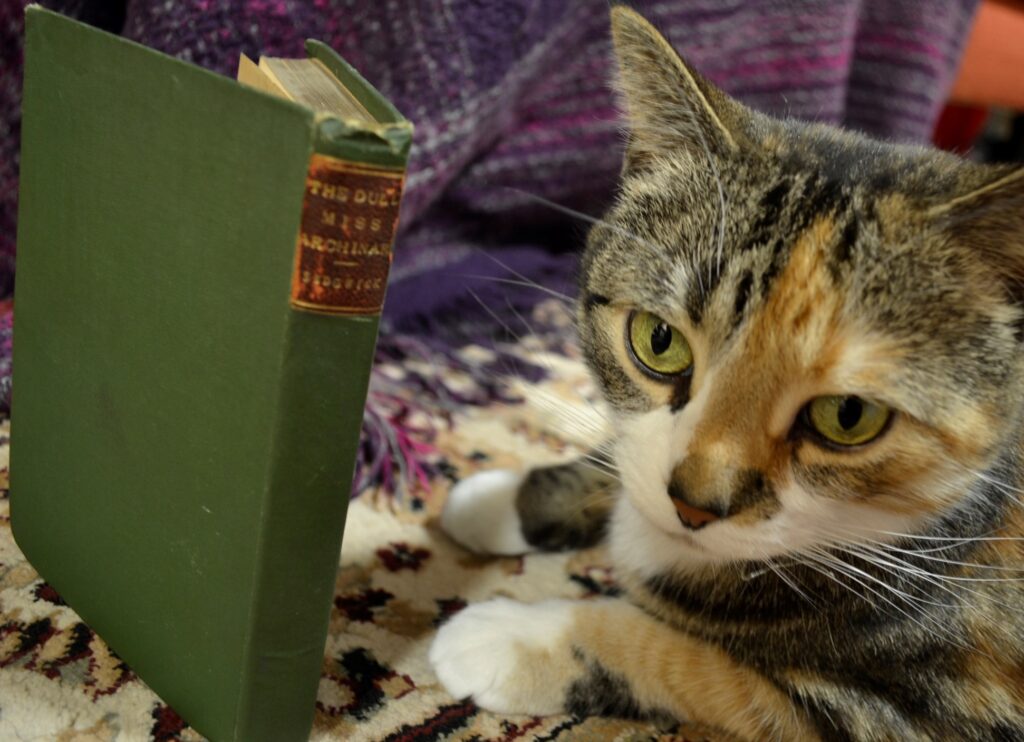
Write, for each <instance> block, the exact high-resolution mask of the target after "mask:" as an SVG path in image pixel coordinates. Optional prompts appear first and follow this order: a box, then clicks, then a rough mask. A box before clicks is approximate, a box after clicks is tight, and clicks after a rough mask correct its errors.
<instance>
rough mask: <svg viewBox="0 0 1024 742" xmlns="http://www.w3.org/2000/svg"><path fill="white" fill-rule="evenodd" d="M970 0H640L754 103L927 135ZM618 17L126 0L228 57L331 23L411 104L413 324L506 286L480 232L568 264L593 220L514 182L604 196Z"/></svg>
mask: <svg viewBox="0 0 1024 742" xmlns="http://www.w3.org/2000/svg"><path fill="white" fill-rule="evenodd" d="M976 2H977V0H903V1H900V0H770V1H769V0H661V1H660V2H656V1H654V0H635V1H634V2H633V3H632V4H633V5H634V6H635V7H636V8H637V9H638V10H640V11H641V12H642V13H644V14H645V15H646V16H647V17H649V18H650V19H651V20H652V21H653V22H654V23H655V24H656V25H657V26H659V27H660V28H661V29H663V30H664V31H665V33H666V34H667V36H668V37H669V39H670V40H671V41H672V43H673V44H674V45H675V46H676V47H677V48H679V49H680V50H681V51H682V52H683V53H684V54H685V55H686V56H687V57H688V59H689V60H690V61H691V62H692V63H693V64H694V65H695V66H696V67H697V68H699V69H700V70H702V71H703V72H704V73H705V74H707V75H708V77H710V78H711V79H712V80H713V81H715V82H717V83H718V84H719V85H721V86H722V87H723V88H725V89H726V90H727V91H729V92H731V93H733V94H734V95H736V96H737V97H739V98H740V99H741V100H744V101H746V102H747V103H749V104H750V105H752V106H754V107H756V108H759V109H761V110H765V111H770V112H773V113H777V114H783V115H790V116H795V117H799V118H804V119H817V120H822V121H830V122H835V123H843V124H846V125H848V126H851V127H853V128H857V129H862V130H864V131H868V132H870V133H873V134H875V135H878V136H881V137H886V138H891V139H899V140H918V141H923V140H926V139H927V138H928V136H929V134H930V132H931V130H932V126H933V123H934V121H935V118H936V116H937V114H938V112H939V109H940V106H941V103H942V101H943V100H944V97H945V93H946V91H947V89H948V86H949V84H950V83H951V80H952V76H953V73H954V71H955V68H956V64H957V60H958V58H959V54H960V51H961V44H962V42H963V39H964V37H965V35H966V31H967V29H968V27H969V25H970V20H971V18H972V15H973V12H974V9H975V6H976ZM51 4H57V5H60V4H61V3H57V2H54V3H51ZM77 4H79V3H75V2H70V3H69V2H64V3H63V5H64V6H65V7H67V6H69V5H70V6H71V7H72V8H73V7H75V6H76V5H77ZM22 5H24V1H23V0H14V1H13V2H12V0H0V288H3V286H5V285H6V284H5V283H4V281H8V282H9V280H10V275H9V273H10V264H9V262H8V263H4V262H3V260H5V259H6V260H8V261H9V260H10V258H11V256H12V255H13V252H14V231H13V227H14V221H15V204H16V194H15V186H16V173H17V156H16V152H17V122H18V102H19V99H20V91H19V90H18V84H19V81H20V74H19V70H18V67H19V66H20V58H21V55H20V49H19V46H20V33H21V29H20V22H21V21H20V17H19V11H20V7H21V6H22ZM607 26H608V5H607V3H606V2H605V0H558V1H555V0H490V1H487V0H402V1H401V2H399V1H398V0H372V1H371V0H312V1H311V2H300V1H299V0H184V1H182V2H173V3H171V2H164V0H130V2H129V3H128V6H127V17H126V23H125V29H124V34H125V35H126V36H128V37H129V38H132V39H135V40H137V41H140V42H141V43H143V44H146V45H148V46H152V47H154V48H157V49H160V50H162V51H165V52H167V53H169V54H172V55H175V56H178V57H181V58H182V59H186V60H190V61H192V62H195V63H197V64H200V65H203V66H205V67H208V68H210V69H214V70H217V71H219V72H222V73H225V74H229V75H230V74H232V73H233V71H234V69H235V67H236V66H237V60H238V55H239V52H245V53H247V54H249V55H258V54H261V53H264V54H271V55H280V56H299V55H301V54H302V53H303V52H302V40H303V39H304V38H306V37H315V38H319V39H322V40H323V41H326V42H327V43H329V44H331V45H332V46H333V47H334V48H336V49H337V50H338V51H340V52H341V53H342V54H343V55H344V56H345V57H346V58H347V59H348V60H349V61H351V62H352V63H353V64H354V65H355V66H356V67H357V68H359V69H360V70H361V71H362V72H363V73H364V74H365V76H366V77H367V78H368V79H369V80H371V81H372V82H373V83H374V84H375V85H377V87H379V88H380V89H381V90H382V91H383V92H384V93H385V94H386V95H388V96H389V97H390V98H391V99H392V100H393V101H394V102H395V104H396V105H397V106H398V107H399V109H401V110H402V111H403V112H404V113H405V114H406V115H407V116H408V117H409V118H410V119H412V120H413V121H414V122H415V124H416V140H415V146H414V150H413V155H412V159H411V163H410V171H409V180H408V190H407V195H406V199H405V203H404V205H403V212H402V233H401V235H400V237H399V241H398V244H397V247H396V265H395V268H394V273H393V283H392V289H391V290H390V292H389V298H388V316H389V318H390V319H391V320H392V322H393V325H397V326H398V327H404V326H406V325H408V324H409V323H412V324H415V323H416V322H417V321H418V320H422V319H423V318H424V317H425V316H427V315H436V314H437V313H438V312H439V311H441V310H443V309H446V308H447V309H451V308H453V307H456V308H461V307H464V306H468V304H466V302H467V301H475V300H472V299H468V298H467V297H470V296H471V295H470V294H469V293H468V292H467V288H473V287H475V289H474V290H475V291H477V293H479V291H493V285H490V286H489V285H488V284H487V283H486V282H484V281H482V280H481V279H478V278H475V277H474V276H476V275H477V272H478V269H479V268H480V266H479V265H474V263H479V262H480V261H479V259H473V258H472V257H471V256H472V255H473V254H474V250H475V248H478V247H481V246H485V247H494V246H504V247H508V248H510V249H507V250H504V251H495V252H494V254H495V255H497V256H498V257H499V258H500V259H501V260H502V261H503V262H504V263H507V264H508V265H509V267H511V268H513V269H515V270H518V271H520V272H523V273H525V274H527V275H530V276H531V277H533V276H535V275H537V272H538V270H539V271H540V272H541V273H542V274H546V275H548V276H554V274H556V273H560V274H561V275H562V277H563V278H564V277H565V275H566V274H567V271H568V268H567V266H569V265H571V262H570V261H568V260H566V259H561V260H560V259H558V258H552V257H551V256H550V255H549V253H558V252H564V251H573V250H575V249H576V248H577V247H578V245H579V242H580V240H579V236H580V234H581V232H582V229H581V228H579V226H578V225H577V226H576V227H567V218H566V217H565V216H564V215H562V214H559V213H557V212H554V211H551V210H549V209H546V208H544V207H541V206H538V205H537V204H536V203H532V202H530V201H529V200H528V199H527V198H526V197H525V196H524V195H522V194H521V193H518V192H517V191H514V190H509V187H512V188H518V189H522V190H524V191H527V192H529V193H532V194H536V195H539V196H543V197H545V198H548V199H552V200H554V201H557V202H559V203H562V204H565V205H568V206H571V207H574V208H578V209H581V210H584V211H587V212H589V213H596V211H597V210H599V209H600V207H601V206H602V205H603V204H604V203H605V202H606V201H607V199H608V197H609V194H610V193H611V189H612V188H613V186H614V182H615V177H616V174H617V172H618V168H619V163H620V135H619V131H618V127H619V123H618V120H617V116H616V113H615V108H614V105H613V97H612V95H611V93H610V90H609V87H608V82H607V81H608V77H609V73H610V71H611V67H612V65H611V59H610V57H609V40H608V28H607ZM502 256H505V257H502ZM492 269H493V270H492V272H494V273H503V272H504V269H499V268H498V266H497V265H494V266H492ZM506 275H508V274H507V273H506ZM513 295H515V292H513Z"/></svg>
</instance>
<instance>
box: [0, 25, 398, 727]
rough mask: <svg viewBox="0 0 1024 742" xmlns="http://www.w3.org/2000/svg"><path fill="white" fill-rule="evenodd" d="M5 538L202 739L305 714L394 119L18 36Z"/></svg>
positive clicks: (349, 457) (384, 109)
mask: <svg viewBox="0 0 1024 742" xmlns="http://www.w3.org/2000/svg"><path fill="white" fill-rule="evenodd" d="M25 48H26V60H25V93H24V120H23V139H22V142H23V144H22V161H21V195H20V213H19V233H18V283H17V288H16V298H15V306H16V307H17V342H16V344H15V345H16V349H15V351H14V368H15V380H14V385H15V391H14V400H13V410H12V413H13V416H12V452H11V476H12V484H11V498H12V502H11V513H12V521H13V523H12V525H13V528H14V533H15V537H16V539H17V541H18V544H19V546H20V547H21V548H22V549H23V551H24V552H25V554H26V556H27V557H28V558H29V560H30V561H31V562H32V564H33V565H34V566H35V567H36V569H37V570H38V571H39V572H40V574H41V575H42V576H43V578H44V579H46V580H47V581H48V582H50V583H51V584H52V585H53V586H54V587H55V588H56V590H57V591H58V592H59V593H60V594H61V596H62V597H63V598H64V599H65V600H66V601H67V602H68V603H69V604H70V605H71V606H72V607H73V608H74V609H75V610H76V611H77V612H78V613H79V614H80V615H81V616H82V618H83V620H85V621H86V622H87V623H88V624H90V626H91V627H92V628H93V629H95V630H96V631H97V633H98V634H99V635H100V636H101V637H103V638H104V639H105V640H106V641H107V642H108V643H109V644H110V646H111V647H112V648H113V649H114V650H115V651H116V652H117V653H118V654H119V655H120V656H121V658H122V659H124V660H125V662H127V663H128V665H129V666H130V667H131V668H132V669H133V670H134V671H136V672H137V673H138V674H139V675H140V676H141V677H142V678H143V679H144V680H145V681H146V682H147V683H148V684H149V685H150V686H151V687H152V688H153V689H154V690H155V691H156V692H157V693H158V694H159V695H160V696H161V697H162V698H163V699H164V700H165V701H166V702H168V703H169V704H170V705H171V706H172V707H174V708H175V710H177V711H178V712H179V713H180V714H181V715H182V716H183V717H184V718H185V719H186V720H187V721H188V722H189V723H190V724H192V725H193V726H194V727H195V728H196V729H197V730H198V731H200V732H202V733H203V734H205V735H206V736H208V737H210V738H211V739H213V740H239V741H241V740H244V741H245V742H254V741H259V740H273V741H274V742H281V741H283V740H299V739H306V738H307V737H308V734H309V729H310V725H311V723H312V717H313V710H314V703H315V698H316V690H317V685H318V681H319V671H320V667H321V664H322V659H323V648H324V644H325V639H326V633H327V620H328V614H329V609H330V602H331V597H332V593H333V585H334V580H335V573H336V569H337V564H338V555H339V549H340V545H341V535H342V531H343V526H344V519H345V510H346V505H347V498H348V492H349V488H350V486H351V478H352V471H353V463H354V458H355V454H356V449H357V445H358V439H359V429H360V423H361V420H362V412H363V405H364V402H365V395H366V387H367V383H368V378H369V372H370V365H371V360H372V355H373V348H374V344H375V341H376V334H377V319H378V316H379V309H380V302H381V301H382V300H383V291H384V286H385V282H386V274H387V267H388V265H389V264H390V243H391V240H392V237H393V232H394V227H395V220H396V218H397V210H398V199H399V198H400V192H401V190H400V189H401V183H402V180H401V178H402V172H403V170H404V166H405V161H406V157H407V155H408V149H409V140H410V135H411V126H410V125H409V124H408V123H407V122H405V121H404V120H403V119H402V117H401V116H400V115H399V114H398V113H397V111H395V109H394V108H393V107H392V106H390V104H388V103H387V102H386V101H385V100H384V99H383V98H381V97H380V96H379V95H378V94H377V93H376V92H375V91H374V90H373V89H372V87H370V86H369V85H368V84H367V83H366V82H365V81H363V80H362V79H361V78H360V77H359V76H358V75H357V74H356V73H355V72H354V71H353V70H352V69H351V68H350V67H348V66H347V65H346V64H345V63H344V62H343V61H342V60H341V59H339V58H338V57H337V56H336V55H334V54H333V52H331V51H330V50H329V49H327V48H326V47H324V46H323V45H322V44H318V43H316V42H310V43H309V45H308V47H307V53H308V54H309V55H310V57H311V58H315V59H317V60H319V62H318V64H322V65H323V66H324V67H325V68H326V69H328V70H330V72H331V73H332V74H333V75H334V76H335V77H337V78H338V80H340V81H341V83H342V84H343V85H344V86H345V88H347V89H348V90H349V91H350V92H351V94H352V95H353V96H354V97H355V98H356V99H357V100H358V101H359V102H360V103H361V105H362V106H364V107H365V109H366V110H367V111H369V112H370V115H371V116H372V117H373V119H374V120H375V122H376V123H374V124H372V125H371V124H367V123H366V122H365V121H363V122H360V121H357V120H352V119H350V118H346V117H344V116H331V115H325V114H323V113H322V112H315V111H313V110H311V109H310V108H307V107H305V106H302V105H299V104H296V103H294V102H291V101H289V100H285V99H282V98H280V97H275V96H272V95H268V94H266V93H264V92H261V91H258V90H256V89H253V88H251V87H248V86H245V85H241V84H239V83H238V82H235V81H234V80H230V79H227V78H224V77H221V76H218V75H215V74H213V73H210V72H208V71H205V70H202V69H200V68H198V67H195V66H193V65H190V64H187V63H184V62H181V61H178V60H174V59H172V58H170V57H167V56H165V55H162V54H159V53H157V52H154V51H152V50H149V49H146V48H144V47H142V46H139V45H137V44H134V43H131V42H128V41H125V40H123V39H120V38H118V37H115V36H111V35H109V34H106V33H103V32H100V31H97V30H95V29H92V28H89V27H87V26H84V25H82V24H79V23H76V22H74V21H71V20H69V19H67V18H64V17H62V16H60V15H58V14H55V13H52V12H49V11H46V10H43V9H41V8H38V7H30V8H29V9H28V10H27V19H26V45H25Z"/></svg>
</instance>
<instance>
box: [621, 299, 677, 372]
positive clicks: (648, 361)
mask: <svg viewBox="0 0 1024 742" xmlns="http://www.w3.org/2000/svg"><path fill="white" fill-rule="evenodd" d="M629 347H630V348H631V349H632V350H633V357H634V358H635V359H636V360H637V361H638V364H639V365H640V367H641V370H645V371H650V372H652V373H654V374H656V375H658V376H676V375H678V374H681V373H683V372H684V371H688V370H689V368H690V367H691V366H692V365H693V352H692V351H691V350H690V344H689V343H688V342H686V338H684V337H683V333H681V332H679V330H677V329H676V328H674V327H673V326H672V325H670V324H668V323H667V322H666V321H665V320H663V319H662V318H661V317H659V316H658V315H656V314H651V313H650V312H633V313H632V314H631V315H629Z"/></svg>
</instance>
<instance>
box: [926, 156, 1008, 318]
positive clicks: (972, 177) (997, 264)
mask: <svg viewBox="0 0 1024 742" xmlns="http://www.w3.org/2000/svg"><path fill="white" fill-rule="evenodd" d="M961 180H962V181H963V182H962V183H961V184H960V186H959V188H957V189H956V191H955V192H954V193H953V194H951V196H950V197H948V198H947V199H945V200H943V201H941V202H940V203H938V204H935V205H933V206H932V207H931V208H930V209H928V211H927V212H926V213H927V215H928V217H929V218H930V219H932V220H933V223H934V224H937V225H938V226H939V227H940V228H941V229H942V230H943V231H945V232H946V233H947V234H949V235H950V236H951V237H952V238H953V239H954V240H956V241H957V242H959V243H960V244H962V245H965V246H966V247H967V248H968V249H969V250H970V252H971V255H973V256H976V257H977V258H979V259H980V260H981V261H982V262H984V263H986V264H988V265H989V266H990V267H991V268H992V269H993V270H995V272H996V273H997V274H998V275H999V276H1000V277H1001V278H1002V279H1003V282H1004V283H1005V284H1006V287H1007V290H1008V293H1009V295H1010V296H1012V297H1013V299H1014V300H1015V301H1016V302H1017V303H1018V304H1021V305H1024V167H1020V166H1009V165H999V166H976V165H968V166H965V167H964V169H963V172H962V176H961Z"/></svg>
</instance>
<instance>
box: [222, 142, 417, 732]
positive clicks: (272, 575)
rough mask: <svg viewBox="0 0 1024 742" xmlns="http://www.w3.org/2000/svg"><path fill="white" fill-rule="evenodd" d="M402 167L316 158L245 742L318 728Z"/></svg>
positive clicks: (246, 698) (292, 322) (282, 403)
mask: <svg viewBox="0 0 1024 742" xmlns="http://www.w3.org/2000/svg"><path fill="white" fill-rule="evenodd" d="M403 175H404V169H400V168H396V167H382V166H380V165H377V164H370V163H367V162H365V161H362V162H361V161H354V160H351V159H349V160H341V159H338V158H335V157H332V156H327V155H324V154H322V153H315V154H314V155H313V157H312V160H311V163H310V168H309V173H308V176H307V179H306V192H305V201H304V204H303V211H302V218H301V226H300V229H299V235H298V238H297V240H296V245H295V261H294V269H293V273H292V279H291V293H290V296H289V298H288V302H289V309H288V311H289V314H290V316H289V322H288V329H287V337H286V339H285V347H284V359H283V364H282V369H281V385H280V390H281V391H280V397H279V401H278V408H277V413H276V414H277V423H276V433H275V441H274V446H273V448H272V458H271V461H269V462H267V463H268V470H269V475H268V485H267V487H268V489H267V492H266V493H261V496H263V497H264V498H265V501H264V502H265V506H264V511H263V515H262V521H261V523H262V529H261V533H260V534H259V536H258V538H259V539H260V544H259V550H260V561H259V567H258V569H259V574H257V576H256V581H255V584H256V588H255V595H254V602H253V613H252V621H251V629H250V632H251V633H250V637H249V644H248V648H247V657H246V675H247V682H246V683H245V686H244V690H243V695H242V698H241V699H240V704H239V709H238V716H237V719H238V722H237V724H236V730H237V731H236V735H235V739H236V740H238V741H239V742H242V741H243V740H244V742H262V741H263V740H266V741H267V742H271V741H273V742H284V741H287V740H292V739H294V740H305V739H307V738H308V734H309V729H310V727H311V725H312V720H313V712H314V704H315V700H316V694H317V688H318V683H319V678H320V670H321V666H322V663H323V655H324V644H325V641H326V637H327V627H328V619H329V614H330V607H331V602H332V597H333V593H334V584H335V576H336V573H337V568H338V560H339V552H340V548H341V539H342V532H343V529H344V522H345V514H346V510H347V505H348V498H349V491H350V488H351V486H352V474H353V469H354V464H355V457H356V453H357V449H358V445H359V433H360V428H361V424H362V419H363V407H364V404H365V400H366V393H367V386H368V382H369V377H370V369H371V366H372V362H373V353H374V347H375V344H376V339H377V325H378V318H379V315H380V311H381V306H382V303H383V299H384V292H385V289H386V285H387V275H388V268H389V266H390V264H391V247H392V241H393V238H394V233H395V228H396V223H397V218H398V207H399V202H400V199H401V190H402V184H403Z"/></svg>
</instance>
